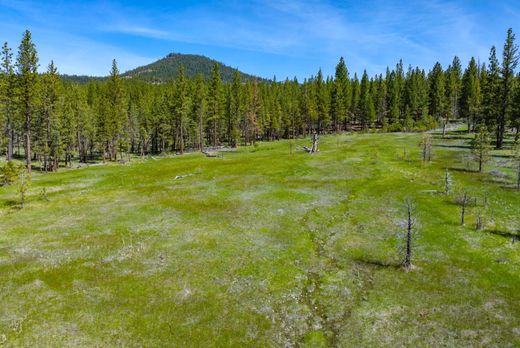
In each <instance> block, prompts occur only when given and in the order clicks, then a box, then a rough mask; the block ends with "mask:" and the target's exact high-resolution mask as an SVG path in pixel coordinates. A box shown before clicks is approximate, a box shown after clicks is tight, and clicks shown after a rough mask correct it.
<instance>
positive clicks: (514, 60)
mask: <svg viewBox="0 0 520 348" xmlns="http://www.w3.org/2000/svg"><path fill="white" fill-rule="evenodd" d="M517 65H518V46H517V45H516V44H515V34H513V30H512V29H511V28H509V30H508V31H507V38H506V42H505V44H504V52H503V55H502V69H501V73H502V86H501V99H500V101H501V105H500V113H499V114H498V120H497V129H496V136H497V141H496V147H497V149H501V148H502V147H503V143H504V133H505V130H506V127H507V122H508V121H509V120H510V119H511V118H512V111H513V105H512V102H513V83H514V78H515V69H516V67H517Z"/></svg>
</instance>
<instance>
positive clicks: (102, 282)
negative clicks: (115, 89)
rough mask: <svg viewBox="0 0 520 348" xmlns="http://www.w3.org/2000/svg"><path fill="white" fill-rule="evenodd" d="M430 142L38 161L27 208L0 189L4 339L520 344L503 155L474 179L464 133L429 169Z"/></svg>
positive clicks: (71, 343) (281, 145) (389, 137)
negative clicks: (51, 164) (41, 165)
mask: <svg viewBox="0 0 520 348" xmlns="http://www.w3.org/2000/svg"><path fill="white" fill-rule="evenodd" d="M420 141H421V135H420V134H404V133H395V134H344V135H339V136H325V137H322V138H321V140H320V151H319V152H318V153H315V154H311V155H310V154H308V153H305V152H304V151H302V150H301V146H303V145H307V146H308V145H309V142H310V141H309V139H299V140H296V141H287V140H285V141H278V142H262V143H259V144H258V145H257V146H255V147H241V148H239V149H238V150H237V151H229V152H222V153H220V156H218V157H216V158H209V157H205V156H204V155H202V154H200V153H193V154H186V155H183V156H169V157H167V156H165V157H148V158H146V159H141V158H134V159H132V160H131V161H130V162H128V163H126V164H118V163H109V164H106V165H101V164H98V165H91V166H89V167H86V168H79V169H77V168H75V169H69V170H65V169H63V170H60V172H58V173H48V174H41V173H38V172H35V173H34V174H33V177H32V183H31V186H30V188H29V192H28V195H27V202H26V206H25V208H24V209H20V207H19V194H18V193H17V190H16V187H14V186H13V187H1V188H0V346H5V347H38V346H43V347H47V346H49V347H159V346H166V347H168V346H171V347H185V346H192V347H223V346H226V347H227V346H231V347H284V346H286V347H291V346H295V347H426V346H448V347H454V346H457V347H462V346H465V347H468V346H471V347H518V346H520V237H518V236H519V233H520V232H519V230H520V216H519V213H520V192H517V191H516V190H515V187H514V182H515V180H516V177H515V175H516V174H515V173H514V171H513V169H512V166H511V157H510V153H509V151H508V150H502V151H499V152H498V151H493V152H492V156H491V159H490V161H489V162H488V163H487V164H486V166H485V170H484V172H483V173H478V172H476V168H477V164H476V163H475V162H474V161H473V160H472V159H471V157H470V150H469V145H468V143H469V138H468V137H467V136H466V135H465V134H464V133H457V132H452V133H451V134H449V135H448V137H447V138H446V139H441V137H440V135H438V134H434V135H433V146H432V159H431V161H430V162H423V161H422V157H421V148H420V146H419V143H420ZM446 168H447V169H448V172H449V173H450V176H451V178H452V181H453V183H452V187H451V192H450V193H449V194H447V195H446V194H444V181H445V171H446ZM463 191H466V192H467V193H468V194H469V195H470V197H471V198H472V201H471V204H470V205H469V206H468V208H467V212H466V219H465V220H466V221H465V224H464V225H461V224H460V210H461V208H460V206H459V204H458V203H457V197H458V196H459V195H460V193H461V192H463ZM407 199H411V200H412V202H413V204H414V207H415V209H414V213H413V217H414V219H415V220H416V224H415V230H414V239H413V249H412V250H413V252H412V264H413V267H412V269H410V270H405V269H403V268H402V267H401V266H400V265H401V262H402V260H403V253H402V249H403V246H404V243H405V239H404V235H405V224H404V222H405V218H406V210H405V201H406V200H407ZM479 215H480V216H481V217H482V219H483V221H484V227H483V228H482V229H481V230H477V229H476V228H475V226H476V220H477V217H478V216H479Z"/></svg>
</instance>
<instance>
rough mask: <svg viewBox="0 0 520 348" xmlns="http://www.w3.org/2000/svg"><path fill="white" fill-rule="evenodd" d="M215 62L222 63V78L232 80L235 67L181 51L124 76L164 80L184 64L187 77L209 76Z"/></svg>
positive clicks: (244, 78)
mask: <svg viewBox="0 0 520 348" xmlns="http://www.w3.org/2000/svg"><path fill="white" fill-rule="evenodd" d="M215 62H216V63H218V64H219V65H220V73H221V76H222V80H223V81H225V82H230V81H231V80H232V78H233V71H234V70H235V69H233V68H231V67H229V66H227V65H225V64H222V63H220V62H217V61H216V60H213V59H210V58H208V57H205V56H200V55H194V54H181V53H170V54H168V55H167V56H166V57H164V58H162V59H159V60H158V61H156V62H153V63H151V64H148V65H144V66H141V67H138V68H135V69H133V70H130V71H127V72H125V73H124V74H122V76H124V77H128V78H129V77H133V78H139V79H143V80H147V81H160V82H164V81H169V80H172V79H175V78H176V77H177V74H178V72H179V67H180V66H181V65H182V66H184V69H185V71H186V76H187V77H190V78H192V77H196V76H197V75H199V74H202V75H203V76H204V77H206V78H207V77H209V76H210V74H211V69H212V67H213V64H214V63H215ZM240 74H241V76H242V79H243V80H252V79H255V76H252V75H249V74H245V73H243V72H240Z"/></svg>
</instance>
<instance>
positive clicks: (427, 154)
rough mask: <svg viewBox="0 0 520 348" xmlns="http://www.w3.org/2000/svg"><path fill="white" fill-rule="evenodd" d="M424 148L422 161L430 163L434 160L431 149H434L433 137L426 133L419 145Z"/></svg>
mask: <svg viewBox="0 0 520 348" xmlns="http://www.w3.org/2000/svg"><path fill="white" fill-rule="evenodd" d="M419 145H420V146H421V148H422V159H423V162H430V161H431V159H432V155H431V149H432V137H431V136H430V135H429V134H427V133H424V134H423V137H422V139H421V142H420V144H419Z"/></svg>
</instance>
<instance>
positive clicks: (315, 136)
mask: <svg viewBox="0 0 520 348" xmlns="http://www.w3.org/2000/svg"><path fill="white" fill-rule="evenodd" d="M319 139H320V138H319V136H318V133H317V132H316V131H315V130H314V131H313V132H312V146H311V147H307V146H304V147H303V148H304V150H305V151H307V152H308V153H315V152H318V141H319Z"/></svg>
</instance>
